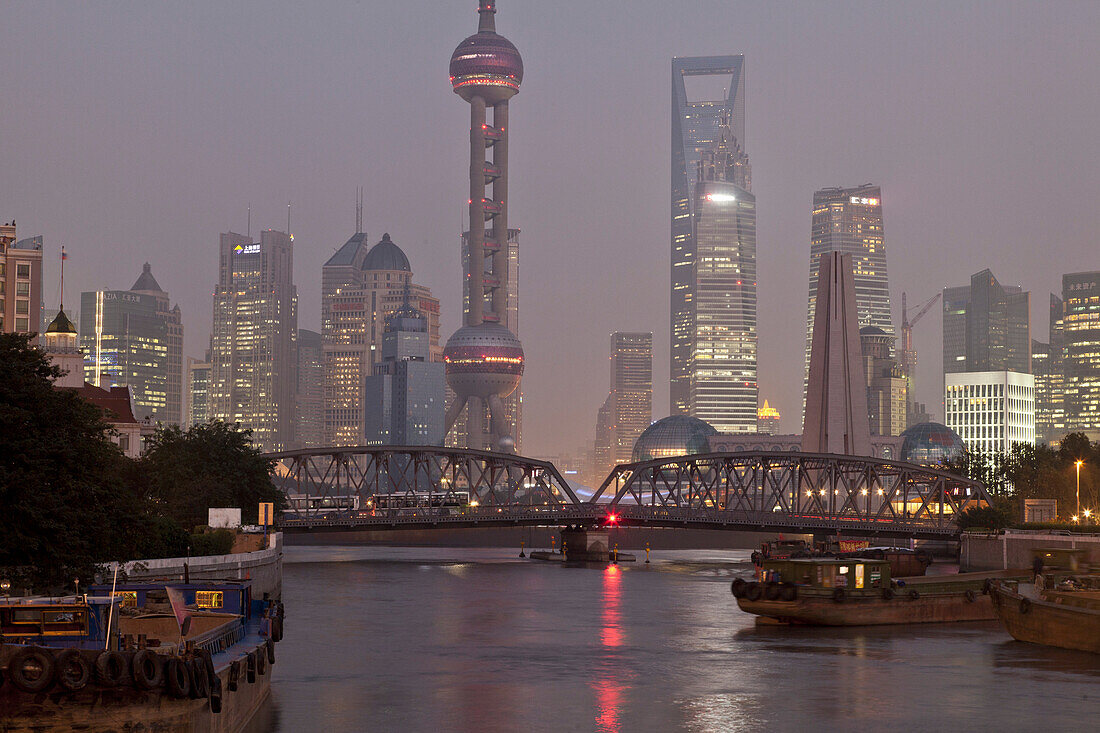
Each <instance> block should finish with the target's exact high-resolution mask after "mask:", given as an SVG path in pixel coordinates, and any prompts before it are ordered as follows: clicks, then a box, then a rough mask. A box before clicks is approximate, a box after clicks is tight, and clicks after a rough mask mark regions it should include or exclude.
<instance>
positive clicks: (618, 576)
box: [592, 565, 626, 733]
mask: <svg viewBox="0 0 1100 733" xmlns="http://www.w3.org/2000/svg"><path fill="white" fill-rule="evenodd" d="M622 580H623V578H622V571H621V570H620V569H619V567H618V566H617V565H608V566H607V569H606V570H605V571H604V573H603V597H602V612H601V615H600V621H601V628H600V641H601V642H602V643H603V647H604V654H603V659H602V660H601V663H600V664H599V665H598V667H597V671H596V675H595V677H594V678H593V680H592V691H593V692H595V693H596V730H599V731H605V732H606V733H619V732H620V731H621V730H622V724H621V721H620V713H621V710H622V704H623V700H622V698H623V691H624V690H625V689H626V685H625V684H623V683H622V681H621V678H622V674H623V670H619V669H617V662H618V648H619V647H621V646H622V645H623V636H624V635H623V627H622V612H621V610H620V604H621V601H622V598H621V596H622Z"/></svg>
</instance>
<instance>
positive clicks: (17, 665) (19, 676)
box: [8, 646, 57, 694]
mask: <svg viewBox="0 0 1100 733" xmlns="http://www.w3.org/2000/svg"><path fill="white" fill-rule="evenodd" d="M56 673H57V663H56V662H55V661H54V658H53V655H52V654H50V651H49V650H48V649H43V648H42V647H40V646H28V647H25V648H23V649H20V650H19V651H17V652H16V653H15V654H14V655H12V657H11V659H9V660H8V677H9V678H10V679H11V683H12V684H13V685H15V687H16V688H18V689H20V690H22V691H23V692H28V693H31V694H34V693H38V692H45V691H46V690H48V689H50V686H51V685H53V681H54V675H55V674H56Z"/></svg>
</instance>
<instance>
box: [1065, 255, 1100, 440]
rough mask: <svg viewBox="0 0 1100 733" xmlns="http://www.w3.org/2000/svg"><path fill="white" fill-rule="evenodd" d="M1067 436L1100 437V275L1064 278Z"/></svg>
mask: <svg viewBox="0 0 1100 733" xmlns="http://www.w3.org/2000/svg"><path fill="white" fill-rule="evenodd" d="M1062 300H1063V302H1064V315H1063V317H1062V340H1063V341H1062V343H1063V347H1064V349H1065V350H1064V352H1063V354H1064V355H1063V359H1064V361H1063V364H1064V370H1065V377H1064V383H1063V389H1064V393H1065V396H1064V405H1065V429H1066V432H1074V431H1083V432H1087V433H1089V434H1090V436H1091V437H1092V439H1093V440H1096V439H1097V438H1098V437H1100V272H1074V273H1070V274H1067V275H1063V276H1062Z"/></svg>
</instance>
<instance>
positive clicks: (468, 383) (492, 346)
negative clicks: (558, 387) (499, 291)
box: [443, 323, 523, 399]
mask: <svg viewBox="0 0 1100 733" xmlns="http://www.w3.org/2000/svg"><path fill="white" fill-rule="evenodd" d="M443 362H444V363H445V364H446V367H447V384H449V385H450V386H451V389H453V390H454V391H455V394H457V395H458V396H459V397H479V398H481V399H488V398H489V397H492V396H493V395H496V396H498V397H507V396H508V395H510V394H512V392H514V391H515V389H516V387H518V386H519V378H520V377H521V376H522V375H523V345H522V344H520V341H519V339H517V338H516V337H515V336H514V335H513V334H512V332H511V331H509V330H508V329H507V328H506V327H505V326H502V325H501V324H499V323H482V324H479V325H477V326H463V327H462V328H460V329H458V330H457V331H455V332H454V335H452V336H451V338H449V339H448V340H447V346H446V347H445V348H444V349H443Z"/></svg>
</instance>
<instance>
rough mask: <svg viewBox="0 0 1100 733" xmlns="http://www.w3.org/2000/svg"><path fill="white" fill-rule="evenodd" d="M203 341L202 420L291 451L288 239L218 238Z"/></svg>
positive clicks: (294, 309) (293, 361) (293, 325)
mask: <svg viewBox="0 0 1100 733" xmlns="http://www.w3.org/2000/svg"><path fill="white" fill-rule="evenodd" d="M219 249H220V254H219V260H218V284H217V286H216V287H215V289H214V327H213V331H212V333H211V335H210V362H211V380H210V381H211V384H210V415H211V417H213V418H215V419H219V420H224V421H226V422H237V423H241V425H242V426H243V427H245V428H248V429H251V430H252V441H253V443H254V444H255V445H256V446H258V447H259V448H261V449H262V450H264V451H281V450H289V449H290V448H292V447H293V445H294V422H295V421H294V416H295V407H294V399H295V395H296V391H297V385H298V360H297V338H298V292H297V289H296V288H295V287H294V282H293V278H292V274H293V267H294V238H293V236H291V235H290V234H287V233H285V232H279V231H275V230H273V229H267V230H265V231H263V232H261V234H260V241H259V242H253V241H252V238H251V237H246V236H242V235H240V234H236V233H234V232H229V233H226V234H222V235H221V241H220V248H219Z"/></svg>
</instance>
